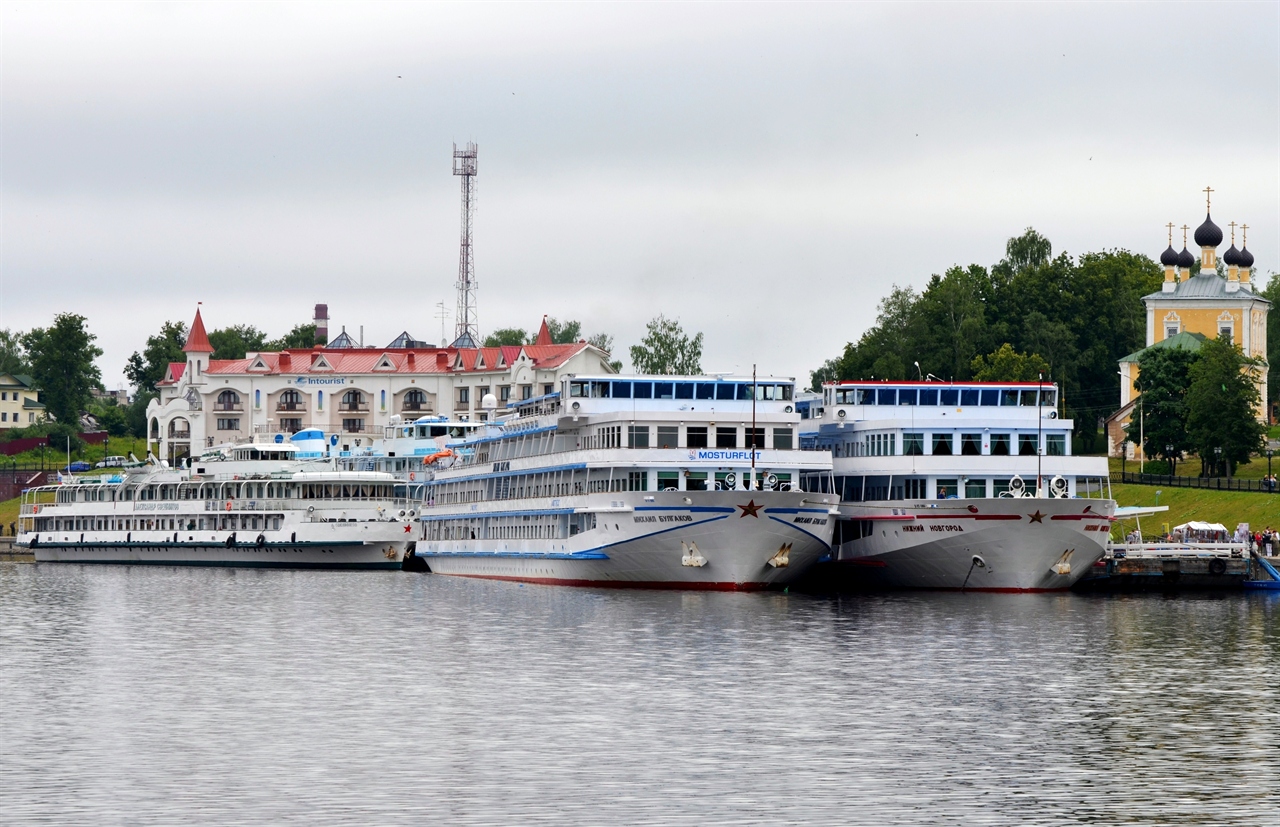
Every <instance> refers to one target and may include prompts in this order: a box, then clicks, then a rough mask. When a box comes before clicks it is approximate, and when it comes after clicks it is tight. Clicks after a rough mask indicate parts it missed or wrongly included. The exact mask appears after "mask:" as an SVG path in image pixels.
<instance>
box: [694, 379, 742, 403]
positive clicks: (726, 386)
mask: <svg viewBox="0 0 1280 827" xmlns="http://www.w3.org/2000/svg"><path fill="white" fill-rule="evenodd" d="M736 387H737V386H736V385H732V384H730V383H728V382H721V383H720V384H719V385H708V386H707V390H708V391H712V390H714V391H715V398H716V399H733V394H734V389H735V388H736ZM698 388H699V390H698V398H699V399H703V398H706V399H710V398H711V397H710V396H707V397H703V396H702V390H701V389H702V386H701V385H699V386H698Z"/></svg>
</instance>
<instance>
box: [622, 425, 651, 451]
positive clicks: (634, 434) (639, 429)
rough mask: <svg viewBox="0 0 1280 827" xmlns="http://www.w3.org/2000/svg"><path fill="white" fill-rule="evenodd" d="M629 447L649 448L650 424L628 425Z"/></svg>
mask: <svg viewBox="0 0 1280 827" xmlns="http://www.w3.org/2000/svg"><path fill="white" fill-rule="evenodd" d="M627 447H628V448H648V447H649V426H648V425H631V426H628V428H627Z"/></svg>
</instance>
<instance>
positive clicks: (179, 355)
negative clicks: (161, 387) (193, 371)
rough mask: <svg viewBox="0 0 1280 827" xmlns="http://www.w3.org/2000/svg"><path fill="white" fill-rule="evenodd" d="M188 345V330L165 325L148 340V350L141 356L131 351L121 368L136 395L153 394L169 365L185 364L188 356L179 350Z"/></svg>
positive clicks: (177, 325) (174, 325)
mask: <svg viewBox="0 0 1280 827" xmlns="http://www.w3.org/2000/svg"><path fill="white" fill-rule="evenodd" d="M186 343H187V326H186V325H185V324H183V323H182V322H165V323H164V324H163V325H162V326H161V327H160V332H159V333H157V334H156V335H154V336H149V337H147V346H146V347H145V348H144V349H143V351H142V353H138V352H137V351H134V354H133V355H132V356H130V357H129V361H128V363H126V364H125V367H124V375H125V376H126V377H128V379H129V381H130V382H132V383H133V386H134V387H135V388H137V389H138V392H139V393H140V394H141V393H145V394H150V395H152V396H154V395H155V393H156V383H157V382H159V381H161V380H162V379H164V377H165V374H166V373H167V372H168V370H169V363H170V362H184V363H185V362H186V361H187V354H186V353H184V352H183V351H182V346H183V345H185V344H186Z"/></svg>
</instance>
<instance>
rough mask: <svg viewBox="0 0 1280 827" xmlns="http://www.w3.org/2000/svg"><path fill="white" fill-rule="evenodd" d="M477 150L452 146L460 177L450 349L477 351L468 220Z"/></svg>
mask: <svg viewBox="0 0 1280 827" xmlns="http://www.w3.org/2000/svg"><path fill="white" fill-rule="evenodd" d="M477 151H478V147H477V146H476V145H475V144H473V143H468V144H467V145H466V146H465V147H463V148H462V149H458V145H457V144H454V145H453V174H454V175H460V176H462V249H461V251H460V253H459V257H458V285H457V287H458V315H457V317H456V318H457V323H456V324H455V326H454V340H453V346H454V347H479V346H480V326H479V322H478V321H477V318H476V287H477V284H476V265H475V260H474V259H473V258H472V253H471V218H472V216H474V215H475V211H476V200H475V199H476V157H477V154H478V152H477Z"/></svg>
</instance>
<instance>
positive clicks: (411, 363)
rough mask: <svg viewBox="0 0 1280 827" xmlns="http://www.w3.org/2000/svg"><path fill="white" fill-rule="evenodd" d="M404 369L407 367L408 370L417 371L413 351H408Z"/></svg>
mask: <svg viewBox="0 0 1280 827" xmlns="http://www.w3.org/2000/svg"><path fill="white" fill-rule="evenodd" d="M405 367H407V368H408V369H409V370H417V369H418V366H417V364H416V360H415V359H414V358H413V351H412V350H411V351H409V358H408V359H407V360H405Z"/></svg>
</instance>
